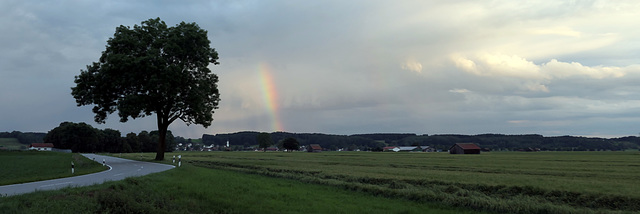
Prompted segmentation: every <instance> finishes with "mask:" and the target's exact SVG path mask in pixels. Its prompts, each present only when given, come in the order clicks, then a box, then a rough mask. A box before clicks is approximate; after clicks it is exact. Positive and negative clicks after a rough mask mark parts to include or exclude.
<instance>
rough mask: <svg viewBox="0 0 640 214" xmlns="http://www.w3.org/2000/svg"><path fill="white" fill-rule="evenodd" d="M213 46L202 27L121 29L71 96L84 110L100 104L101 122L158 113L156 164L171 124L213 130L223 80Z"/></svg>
mask: <svg viewBox="0 0 640 214" xmlns="http://www.w3.org/2000/svg"><path fill="white" fill-rule="evenodd" d="M210 43H211V42H210V41H209V39H208V37H207V31H205V30H203V29H201V28H200V27H199V26H198V25H197V24H196V23H185V22H182V23H180V24H177V25H176V26H174V27H167V25H166V24H165V22H164V21H162V20H160V18H156V19H149V20H147V21H143V22H142V23H141V25H134V26H133V28H131V27H128V26H122V25H121V26H120V27H117V28H116V32H115V34H114V35H113V37H111V38H109V40H108V41H107V46H106V50H105V51H103V52H102V56H101V57H100V60H99V61H98V62H94V63H92V64H91V65H88V66H87V69H86V70H82V71H81V73H80V75H79V76H76V77H75V83H76V87H73V88H72V92H71V94H72V95H73V97H74V98H75V99H76V102H77V104H78V106H82V105H95V106H94V107H93V112H94V113H95V114H96V115H95V118H94V119H95V121H96V122H98V123H105V120H106V118H107V115H109V114H111V113H113V112H115V111H118V116H120V122H127V120H128V119H129V117H131V118H132V119H136V118H140V117H145V116H150V115H152V114H156V119H157V124H158V131H159V142H158V147H157V153H156V160H163V159H164V152H165V148H166V143H165V139H166V134H167V129H168V127H169V124H171V123H172V122H173V121H175V120H177V119H180V120H182V121H184V122H185V123H186V124H187V125H190V124H200V125H203V126H204V127H208V126H210V125H211V122H212V121H213V111H214V109H217V108H218V102H219V101H220V94H219V92H218V86H217V82H218V76H217V75H215V74H214V73H212V72H211V70H209V68H208V66H209V65H210V64H212V63H213V64H214V65H217V64H218V61H217V60H218V53H217V52H216V51H215V49H213V48H211V47H210V46H209V45H210Z"/></svg>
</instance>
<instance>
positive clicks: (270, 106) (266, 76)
mask: <svg viewBox="0 0 640 214" xmlns="http://www.w3.org/2000/svg"><path fill="white" fill-rule="evenodd" d="M258 72H260V85H261V86H262V94H263V96H262V98H263V100H264V103H265V105H266V107H267V112H268V113H269V116H270V117H271V121H272V124H271V128H272V130H273V131H284V129H283V128H282V123H281V122H280V118H279V116H278V90H276V84H275V82H274V81H273V75H272V73H273V72H272V70H271V68H270V67H269V65H268V64H267V63H260V65H259V67H258Z"/></svg>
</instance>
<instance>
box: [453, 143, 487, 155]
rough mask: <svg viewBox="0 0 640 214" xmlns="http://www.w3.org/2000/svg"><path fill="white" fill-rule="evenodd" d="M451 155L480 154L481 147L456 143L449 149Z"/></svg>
mask: <svg viewBox="0 0 640 214" xmlns="http://www.w3.org/2000/svg"><path fill="white" fill-rule="evenodd" d="M449 154H480V147H478V146H477V145H476V144H473V143H456V144H453V146H451V148H449Z"/></svg>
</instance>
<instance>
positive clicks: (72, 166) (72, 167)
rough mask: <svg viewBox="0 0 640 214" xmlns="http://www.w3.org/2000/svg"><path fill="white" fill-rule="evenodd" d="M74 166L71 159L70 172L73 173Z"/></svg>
mask: <svg viewBox="0 0 640 214" xmlns="http://www.w3.org/2000/svg"><path fill="white" fill-rule="evenodd" d="M74 168H75V166H74V165H73V161H71V174H75V169H74Z"/></svg>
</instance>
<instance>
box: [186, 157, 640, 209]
mask: <svg viewBox="0 0 640 214" xmlns="http://www.w3.org/2000/svg"><path fill="white" fill-rule="evenodd" d="M183 160H186V161H187V162H189V163H191V164H193V165H195V166H200V167H206V168H212V169H225V170H234V171H238V172H244V173H251V174H259V175H265V176H269V177H278V178H286V179H291V180H298V181H302V182H305V183H313V184H322V185H327V186H334V187H338V188H341V189H347V190H352V191H356V192H365V193H368V194H370V195H374V196H383V197H388V198H401V199H405V200H408V201H415V202H429V203H434V202H435V203H441V204H444V205H447V206H451V207H465V208H469V209H473V210H483V211H489V212H500V213H590V212H596V213H597V212H639V211H640V191H639V190H640V188H639V187H640V153H638V152H637V151H636V152H537V153H521V152H520V153H519V152H493V153H491V152H489V153H483V154H481V155H450V154H446V153H369V152H345V153H342V152H326V153H260V152H249V153H233V152H229V153H224V152H223V153H186V154H184V156H183Z"/></svg>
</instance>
